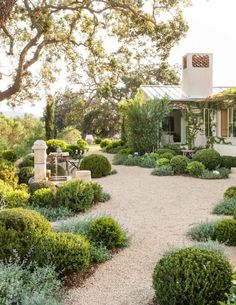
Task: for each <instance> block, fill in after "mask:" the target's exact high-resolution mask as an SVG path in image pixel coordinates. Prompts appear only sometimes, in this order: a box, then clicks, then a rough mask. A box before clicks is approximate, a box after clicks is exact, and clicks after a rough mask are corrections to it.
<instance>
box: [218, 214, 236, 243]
mask: <svg viewBox="0 0 236 305" xmlns="http://www.w3.org/2000/svg"><path fill="white" fill-rule="evenodd" d="M216 238H217V240H218V241H219V242H221V243H225V244H227V245H229V246H236V220H235V219H223V220H221V221H219V222H218V223H217V224H216Z"/></svg>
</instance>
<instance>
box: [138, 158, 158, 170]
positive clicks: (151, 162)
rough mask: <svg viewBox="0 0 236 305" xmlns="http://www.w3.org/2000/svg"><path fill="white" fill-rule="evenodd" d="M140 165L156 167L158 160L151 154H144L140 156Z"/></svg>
mask: <svg viewBox="0 0 236 305" xmlns="http://www.w3.org/2000/svg"><path fill="white" fill-rule="evenodd" d="M140 166H141V167H146V168H154V167H155V166H156V161H155V159H153V158H151V157H150V156H149V155H147V156H143V157H141V158H140Z"/></svg>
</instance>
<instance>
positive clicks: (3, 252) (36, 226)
mask: <svg viewBox="0 0 236 305" xmlns="http://www.w3.org/2000/svg"><path fill="white" fill-rule="evenodd" d="M51 230H52V228H51V224H50V223H49V222H48V221H47V220H46V219H45V218H44V217H43V216H41V215H40V214H39V213H37V212H35V211H31V210H26V209H22V208H15V209H5V210H1V211H0V260H11V259H25V258H26V257H27V256H28V255H29V254H30V251H32V248H33V247H34V246H35V245H36V244H37V243H38V242H39V240H40V239H42V237H44V235H45V234H46V235H47V234H48V233H49V232H51Z"/></svg>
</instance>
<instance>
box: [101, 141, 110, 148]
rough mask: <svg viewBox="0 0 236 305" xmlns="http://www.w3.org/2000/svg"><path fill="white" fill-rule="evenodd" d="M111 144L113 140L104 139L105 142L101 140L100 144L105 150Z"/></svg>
mask: <svg viewBox="0 0 236 305" xmlns="http://www.w3.org/2000/svg"><path fill="white" fill-rule="evenodd" d="M111 143H112V141H111V140H109V139H103V140H101V142H100V147H101V148H105V147H107V146H108V145H110V144H111Z"/></svg>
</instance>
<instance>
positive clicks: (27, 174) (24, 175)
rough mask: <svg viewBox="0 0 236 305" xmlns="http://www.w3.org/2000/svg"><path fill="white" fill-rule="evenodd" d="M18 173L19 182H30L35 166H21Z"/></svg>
mask: <svg viewBox="0 0 236 305" xmlns="http://www.w3.org/2000/svg"><path fill="white" fill-rule="evenodd" d="M17 175H18V177H19V183H26V184H27V183H28V182H29V179H30V178H31V177H33V176H34V168H33V167H30V166H28V167H20V168H19V170H18V172H17Z"/></svg>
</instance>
